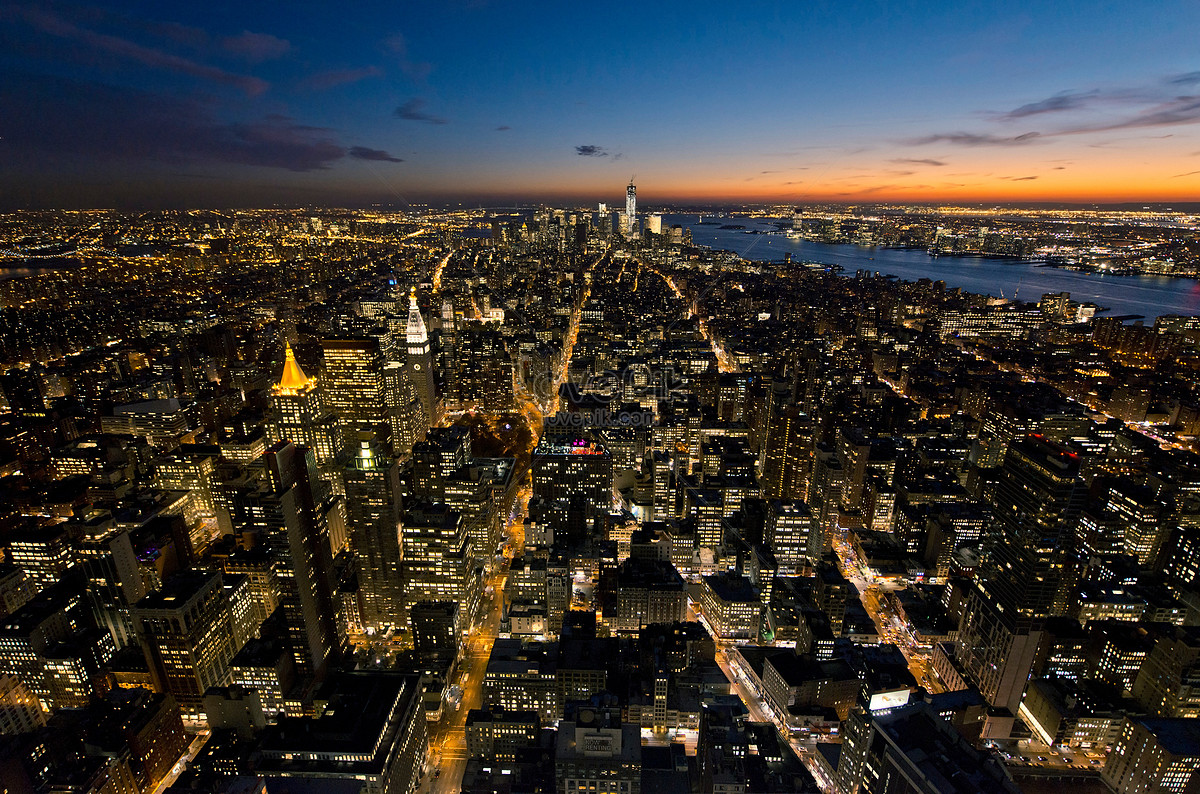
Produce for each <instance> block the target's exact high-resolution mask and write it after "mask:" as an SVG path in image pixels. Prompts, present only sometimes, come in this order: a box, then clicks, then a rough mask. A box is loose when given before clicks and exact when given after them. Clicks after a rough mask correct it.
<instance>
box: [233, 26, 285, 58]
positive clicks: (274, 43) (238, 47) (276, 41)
mask: <svg viewBox="0 0 1200 794" xmlns="http://www.w3.org/2000/svg"><path fill="white" fill-rule="evenodd" d="M221 46H222V47H224V48H225V50H226V51H227V52H229V53H231V54H233V55H236V56H237V57H239V58H241V59H242V60H245V61H249V62H250V63H261V62H262V61H269V60H271V59H273V58H279V57H281V56H283V55H285V54H287V52H288V51H289V50H290V49H291V48H292V44H291V42H289V41H287V40H286V39H281V38H279V37H278V36H272V35H271V34H270V33H251V32H250V31H248V30H243V31H242V32H241V33H239V34H238V35H236V36H227V37H226V38H223V39H221Z"/></svg>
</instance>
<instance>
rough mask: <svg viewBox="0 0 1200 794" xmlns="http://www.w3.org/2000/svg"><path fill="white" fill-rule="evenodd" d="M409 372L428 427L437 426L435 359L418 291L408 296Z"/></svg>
mask: <svg viewBox="0 0 1200 794" xmlns="http://www.w3.org/2000/svg"><path fill="white" fill-rule="evenodd" d="M407 337H408V372H409V377H410V378H412V382H413V386H414V387H415V388H416V390H417V396H418V397H420V398H421V406H422V407H423V408H424V409H425V417H426V419H427V420H428V421H427V426H429V427H432V426H433V425H436V424H437V421H438V417H437V388H436V386H435V385H434V382H433V358H432V357H431V356H430V355H429V334H428V333H427V332H426V331H425V320H424V319H423V318H422V317H421V309H420V308H419V307H418V306H417V289H416V287H413V290H412V292H410V293H409V295H408V329H407Z"/></svg>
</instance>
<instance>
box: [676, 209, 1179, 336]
mask: <svg viewBox="0 0 1200 794" xmlns="http://www.w3.org/2000/svg"><path fill="white" fill-rule="evenodd" d="M779 220H781V219H770V218H745V217H732V218H731V217H724V218H716V217H713V216H711V215H710V216H705V221H706V222H705V223H704V224H703V225H701V224H700V223H699V216H697V215H664V216H663V225H664V227H666V226H667V225H674V224H681V225H682V226H684V227H685V228H688V229H691V230H692V240H693V241H694V242H695V243H696V244H697V245H707V246H711V247H713V248H722V249H726V250H729V251H732V252H734V253H735V254H737V255H738V256H741V257H742V258H744V259H754V260H760V261H771V262H781V261H783V259H784V255H785V254H789V253H790V254H791V255H792V259H793V261H797V262H822V263H824V264H829V265H839V266H841V267H842V268H844V269H845V270H844V273H843V274H844V275H847V276H853V275H854V272H855V271H856V270H870V271H878V272H879V273H881V274H891V275H895V276H898V277H900V278H902V279H904V280H906V281H916V280H917V279H921V278H930V279H934V280H938V279H941V280H943V281H945V282H946V286H947V287H961V288H962V289H964V290H966V291H968V292H978V293H982V294H986V295H995V296H996V297H1001V296H1002V297H1005V298H1009V299H1011V298H1014V297H1016V298H1020V299H1022V300H1026V301H1037V300H1038V299H1039V298H1041V296H1042V295H1043V294H1044V293H1047V292H1070V293H1071V297H1072V298H1073V299H1074V300H1077V301H1090V302H1092V303H1095V304H1097V305H1099V306H1102V307H1106V308H1108V309H1110V310H1111V311H1109V312H1108V314H1109V315H1114V316H1115V315H1141V316H1143V317H1145V318H1146V320H1147V322H1150V321H1152V320H1153V319H1154V318H1155V317H1157V316H1159V315H1162V314H1183V315H1194V314H1200V281H1195V280H1192V279H1187V278H1171V277H1169V276H1113V275H1102V274H1098V273H1082V272H1078V271H1074V270H1065V269H1062V268H1053V267H1046V266H1044V265H1041V264H1039V263H1036V262H1028V261H1019V260H1013V259H994V258H988V257H977V256H956V257H946V256H943V257H932V256H929V254H927V253H925V252H924V251H916V250H911V249H900V248H867V247H864V246H857V245H827V244H825V243H817V242H811V241H808V240H793V239H790V238H789V237H787V236H786V235H784V234H748V233H747V232H754V231H775V230H776V229H777V228H778V227H777V226H775V222H777V221H779ZM714 222H715V225H710V224H713V223H714ZM722 225H736V226H743V227H745V228H744V229H722V228H720V226H722Z"/></svg>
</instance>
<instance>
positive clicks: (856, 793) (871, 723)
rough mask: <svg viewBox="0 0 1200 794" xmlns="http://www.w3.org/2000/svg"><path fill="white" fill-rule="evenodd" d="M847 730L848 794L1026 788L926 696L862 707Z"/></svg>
mask: <svg viewBox="0 0 1200 794" xmlns="http://www.w3.org/2000/svg"><path fill="white" fill-rule="evenodd" d="M844 734H845V736H844V739H843V742H842V752H841V755H840V757H839V758H838V764H837V781H838V790H839V791H842V792H845V794H886V792H899V791H905V792H928V794H935V793H936V792H950V791H972V792H979V793H980V794H1017V792H1019V791H1020V789H1019V788H1018V787H1017V785H1016V784H1015V783H1014V782H1013V780H1012V778H1011V777H1009V775H1008V772H1007V771H1006V770H1005V769H1004V766H1003V765H1002V764H1001V763H1000V762H999V761H998V760H996V758H995V757H994V756H988V755H986V754H984V753H982V752H980V751H979V750H976V749H975V748H974V747H972V746H971V745H970V744H969V743H968V742H967V740H966V739H964V738H963V737H962V736H961V735H960V734H959V732H958V731H957V730H956V729H955V728H954V726H953V725H951V724H950V722H949V721H948V720H946V719H945V718H943V717H942V716H941V715H940V714H938V713H937V711H936V710H935V709H934V708H933V707H932V706H931V705H929V704H928V703H925V702H921V701H918V702H915V703H910V704H908V705H906V706H901V707H900V708H896V709H892V710H890V711H882V712H874V713H873V712H869V711H856V712H854V713H853V714H851V716H850V720H849V722H848V724H847V725H846V728H845V730H844Z"/></svg>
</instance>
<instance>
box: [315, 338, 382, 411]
mask: <svg viewBox="0 0 1200 794" xmlns="http://www.w3.org/2000/svg"><path fill="white" fill-rule="evenodd" d="M321 347H322V348H323V349H324V351H325V379H326V384H327V389H328V394H329V404H330V406H331V407H332V408H333V411H334V412H335V413H336V414H337V415H338V418H339V419H340V420H341V422H342V424H343V425H344V426H345V427H346V429H347V430H349V431H365V432H372V433H373V432H375V431H377V430H378V429H379V427H380V426H381V425H387V424H389V422H388V419H387V401H386V400H385V399H384V394H383V367H384V355H383V350H382V349H381V348H380V345H379V339H377V338H375V337H369V336H343V337H337V338H329V339H323V340H322V341H321Z"/></svg>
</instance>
